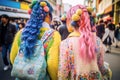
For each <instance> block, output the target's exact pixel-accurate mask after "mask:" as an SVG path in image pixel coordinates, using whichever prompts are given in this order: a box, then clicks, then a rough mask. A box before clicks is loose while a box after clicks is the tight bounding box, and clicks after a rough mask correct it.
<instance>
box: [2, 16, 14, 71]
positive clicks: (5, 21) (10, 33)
mask: <svg viewBox="0 0 120 80" xmlns="http://www.w3.org/2000/svg"><path fill="white" fill-rule="evenodd" d="M15 34H16V27H15V25H13V24H11V23H10V22H9V16H8V15H6V14H3V15H2V16H1V24H0V48H1V51H2V59H3V62H4V65H5V67H4V70H8V68H9V67H10V63H9V60H8V58H7V56H8V53H10V50H11V45H12V42H13V39H14V36H15Z"/></svg>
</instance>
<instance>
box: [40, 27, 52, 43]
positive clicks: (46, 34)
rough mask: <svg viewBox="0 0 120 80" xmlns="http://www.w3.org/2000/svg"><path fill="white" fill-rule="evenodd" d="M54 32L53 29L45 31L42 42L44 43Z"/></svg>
mask: <svg viewBox="0 0 120 80" xmlns="http://www.w3.org/2000/svg"><path fill="white" fill-rule="evenodd" d="M53 32H54V30H53V29H49V30H48V31H45V33H44V35H43V36H42V38H41V41H42V42H43V43H44V42H45V41H46V40H47V38H48V37H49V36H50V35H51V34H52V33H53Z"/></svg>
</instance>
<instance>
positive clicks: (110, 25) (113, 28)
mask: <svg viewBox="0 0 120 80" xmlns="http://www.w3.org/2000/svg"><path fill="white" fill-rule="evenodd" d="M107 26H108V28H109V30H111V31H115V25H114V24H113V23H109V24H108V25H107Z"/></svg>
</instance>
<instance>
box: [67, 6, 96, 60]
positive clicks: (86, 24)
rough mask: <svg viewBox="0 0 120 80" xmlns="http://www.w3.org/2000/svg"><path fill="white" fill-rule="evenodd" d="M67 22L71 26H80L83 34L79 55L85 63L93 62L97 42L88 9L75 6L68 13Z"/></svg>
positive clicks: (80, 40)
mask: <svg viewBox="0 0 120 80" xmlns="http://www.w3.org/2000/svg"><path fill="white" fill-rule="evenodd" d="M77 11H78V12H77ZM77 14H79V15H77ZM71 16H72V17H71ZM78 17H79V18H78ZM67 21H71V23H70V22H69V24H72V26H75V24H77V25H78V26H79V32H80V34H81V36H80V38H79V43H80V45H79V52H80V53H79V55H80V58H81V59H83V60H84V61H85V62H91V61H92V60H94V59H95V43H96V42H95V36H94V34H93V33H92V31H91V27H92V25H91V22H90V15H89V13H88V10H87V8H86V7H85V6H82V5H76V6H73V7H72V8H71V9H70V10H69V11H68V13H67Z"/></svg>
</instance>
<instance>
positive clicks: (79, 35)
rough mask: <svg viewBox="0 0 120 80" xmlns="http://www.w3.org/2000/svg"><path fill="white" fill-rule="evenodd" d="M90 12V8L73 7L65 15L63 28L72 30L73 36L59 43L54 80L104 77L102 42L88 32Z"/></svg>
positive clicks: (86, 79)
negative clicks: (55, 77)
mask: <svg viewBox="0 0 120 80" xmlns="http://www.w3.org/2000/svg"><path fill="white" fill-rule="evenodd" d="M91 11H92V9H91V8H90V7H85V6H82V5H76V6H73V7H72V8H71V9H70V10H69V11H68V13H67V27H68V30H72V29H71V28H70V27H71V26H72V28H73V32H72V33H71V34H70V35H69V36H68V38H67V39H65V40H63V41H62V42H61V46H60V57H59V71H58V80H103V78H104V76H106V75H107V74H108V69H106V68H105V67H104V62H103V61H104V60H103V55H104V49H103V47H102V42H101V40H100V39H99V38H98V37H97V36H96V35H95V34H94V32H93V31H94V30H93V29H92V28H93V27H94V23H93V22H94V20H93V18H92V16H91ZM109 79H110V78H109V76H108V77H107V78H106V80H109Z"/></svg>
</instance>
